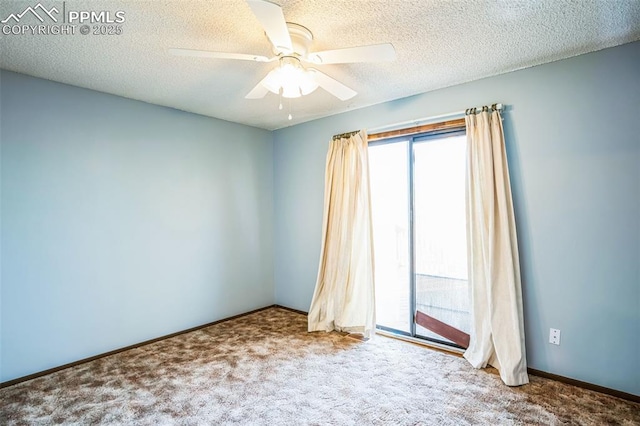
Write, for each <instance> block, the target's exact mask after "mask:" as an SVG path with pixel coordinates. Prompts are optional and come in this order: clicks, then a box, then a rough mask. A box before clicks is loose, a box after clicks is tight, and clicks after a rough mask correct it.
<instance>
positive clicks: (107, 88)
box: [0, 0, 640, 130]
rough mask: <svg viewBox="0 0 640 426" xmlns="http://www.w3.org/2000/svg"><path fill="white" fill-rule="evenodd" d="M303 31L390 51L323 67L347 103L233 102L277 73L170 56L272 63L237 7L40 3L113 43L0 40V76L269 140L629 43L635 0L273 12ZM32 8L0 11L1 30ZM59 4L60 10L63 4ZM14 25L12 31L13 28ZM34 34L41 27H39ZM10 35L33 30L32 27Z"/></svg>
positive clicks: (416, 0) (315, 97) (290, 4)
mask: <svg viewBox="0 0 640 426" xmlns="http://www.w3.org/2000/svg"><path fill="white" fill-rule="evenodd" d="M274 1H275V2H276V3H278V4H280V5H281V6H282V8H283V11H284V15H285V18H286V19H287V20H288V21H290V22H295V23H298V24H301V25H304V26H305V27H307V28H309V29H310V30H311V31H312V32H313V35H314V38H315V40H314V44H313V45H312V47H311V50H315V51H318V50H327V49H336V48H341V47H351V46H359V45H368V44H376V43H384V42H390V43H392V44H393V45H394V46H395V49H396V52H397V59H396V60H395V61H394V62H387V63H362V64H344V65H324V66H322V65H320V66H318V69H320V70H321V71H323V72H325V73H326V74H328V75H330V76H332V77H334V78H336V79H338V80H339V81H341V82H342V83H344V84H346V85H347V86H349V87H351V88H353V89H354V90H356V91H357V92H358V95H357V96H356V97H354V98H353V99H350V100H348V101H345V102H342V101H339V100H338V99H336V98H334V97H332V96H331V95H329V94H328V93H326V92H325V91H323V90H322V89H318V90H316V91H315V92H314V93H312V94H311V95H308V96H305V97H303V98H298V99H294V100H292V101H291V109H292V112H293V116H294V118H293V120H292V121H289V120H287V111H286V109H287V105H286V102H285V111H279V110H278V108H277V105H278V96H277V95H274V94H268V95H267V96H266V97H265V98H264V99H261V100H247V99H244V96H245V95H246V94H247V93H248V92H249V91H250V90H251V89H252V88H253V87H254V86H255V85H256V84H257V82H258V81H260V80H261V79H262V77H263V76H264V75H265V74H266V73H267V72H268V71H269V70H270V69H271V68H272V67H274V66H275V63H257V62H249V61H232V60H219V59H205V58H189V57H174V56H170V55H169V54H168V53H167V49H169V48H172V47H180V48H189V49H201V50H214V51H223V52H243V53H252V54H259V55H265V56H272V55H271V51H270V44H269V41H268V39H267V38H266V36H265V35H264V32H263V30H262V28H261V26H260V24H259V22H258V20H257V19H256V18H255V17H254V15H253V14H252V13H251V10H250V9H249V7H248V5H247V4H246V2H245V1H244V0H217V1H216V0H209V1H183V0H182V1H179V0H174V1H167V0H165V1H133V0H130V1H106V0H105V1H73V0H67V1H66V2H62V1H48V0H41V3H42V5H43V6H45V7H46V8H51V7H53V6H55V7H57V8H58V9H60V10H62V7H63V6H64V7H65V10H66V11H67V12H68V11H70V10H75V11H80V10H84V11H110V12H111V13H112V14H113V13H114V12H115V11H118V10H121V11H124V12H125V19H126V20H125V22H124V23H123V24H122V34H120V35H93V34H88V35H81V34H79V26H78V28H76V34H74V35H30V34H27V35H15V34H9V35H6V34H2V35H0V48H1V51H0V67H2V68H3V69H7V70H11V71H16V72H20V73H24V74H28V75H32V76H36V77H41V78H45V79H50V80H54V81H59V82H62V83H67V84H71V85H75V86H80V87H86V88H89V89H94V90H98V91H101V92H106V93H112V94H115V95H119V96H124V97H127V98H131V99H137V100H141V101H145V102H149V103H153V104H158V105H164V106H168V107H173V108H177V109H181V110H184V111H190V112H195V113H198V114H203V115H207V116H211V117H216V118H221V119H224V120H229V121H234V122H238V123H243V124H248V125H251V126H256V127H261V128H265V129H271V130H273V129H278V128H281V127H286V126H289V125H292V124H297V123H300V122H304V121H308V120H311V119H315V118H319V117H323V116H327V115H332V114H336V113H339V112H343V111H346V110H350V109H355V108H360V107H363V106H367V105H372V104H376V103H381V102H384V101H389V100H392V99H398V98H402V97H406V96H409V95H413V94H417V93H422V92H426V91H430V90H434V89H438V88H442V87H446V86H451V85H454V84H459V83H462V82H466V81H471V80H476V79H479V78H483V77H488V76H492V75H497V74H501V73H505V72H508V71H512V70H516V69H520V68H526V67H530V66H534V65H538V64H542V63H546V62H550V61H555V60H558V59H563V58H567V57H570V56H575V55H578V54H582V53H587V52H591V51H595V50H599V49H603V48H606V47H611V46H616V45H619V44H623V43H627V42H631V41H635V40H638V39H640V1H639V0H597V1H596V0H575V1H570V0H521V1H519V0H458V1H453V0H452V1H448V0H385V1H382V0H380V1H379V0H360V1H359V0H274ZM37 3H38V0H32V1H6V0H3V1H2V2H0V20H4V19H6V18H7V17H8V16H9V15H10V14H11V13H20V12H22V11H23V10H24V9H25V8H26V7H28V6H34V7H35V6H36V5H37ZM63 3H64V4H63ZM12 23H13V22H12ZM44 23H45V24H47V23H50V22H44ZM20 24H21V25H23V24H30V25H36V24H39V22H38V21H37V19H36V18H35V17H34V16H32V15H28V14H27V15H25V16H23V17H22V18H21V22H20Z"/></svg>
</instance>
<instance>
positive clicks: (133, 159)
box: [0, 71, 274, 381]
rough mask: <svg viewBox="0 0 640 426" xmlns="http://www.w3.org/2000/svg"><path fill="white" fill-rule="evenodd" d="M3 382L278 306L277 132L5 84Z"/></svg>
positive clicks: (3, 80) (28, 82) (55, 88)
mask: <svg viewBox="0 0 640 426" xmlns="http://www.w3.org/2000/svg"><path fill="white" fill-rule="evenodd" d="M0 93H1V104H0V105H1V109H2V115H1V121H0V126H1V133H0V136H1V138H0V139H1V143H2V145H1V154H2V161H1V166H2V169H1V170H2V188H1V189H2V196H1V203H2V204H1V206H2V208H1V214H2V216H1V219H2V227H1V231H2V240H1V247H2V258H1V259H2V264H1V266H2V274H1V278H2V282H1V292H0V295H1V296H0V297H1V303H2V305H1V308H2V313H1V321H2V323H1V327H2V328H1V331H2V336H1V340H0V341H1V345H2V347H1V356H2V358H1V360H0V369H1V374H0V380H1V381H6V380H10V379H13V378H16V377H21V376H24V375H27V374H30V373H34V372H38V371H42V370H44V369H47V368H51V367H55V366H58V365H61V364H64V363H68V362H72V361H76V360H78V359H82V358H85V357H89V356H92V355H96V354H100V353H104V352H106V351H110V350H113V349H117V348H120V347H123V346H126V345H130V344H134V343H138V342H141V341H144V340H147V339H151V338H155V337H158V336H162V335H165V334H168V333H172V332H175V331H180V330H183V329H186V328H189V327H193V326H197V325H200V324H204V323H207V322H210V321H214V320H217V319H220V318H224V317H228V316H231V315H234V314H238V313H242V312H246V311H249V310H251V309H254V308H258V307H262V306H266V305H270V304H272V303H273V302H274V288H273V256H272V251H273V235H272V231H273V167H272V161H271V160H272V156H273V140H272V134H271V133H270V132H268V131H265V130H260V129H256V128H252V127H247V126H243V125H238V124H233V123H229V122H225V121H220V120H215V119H211V118H206V117H202V116H198V115H194V114H189V113H185V112H180V111H176V110H172V109H168V108H163V107H158V106H153V105H149V104H145V103H142V102H136V101H131V100H127V99H123V98H119V97H116V96H110V95H106V94H102V93H98V92H93V91H90V90H84V89H79V88H75V87H71V86H66V85H62V84H58V83H53V82H49V81H45V80H40V79H35V78H31V77H27V76H24V75H19V74H14V73H11V72H6V71H2V73H1V74H0Z"/></svg>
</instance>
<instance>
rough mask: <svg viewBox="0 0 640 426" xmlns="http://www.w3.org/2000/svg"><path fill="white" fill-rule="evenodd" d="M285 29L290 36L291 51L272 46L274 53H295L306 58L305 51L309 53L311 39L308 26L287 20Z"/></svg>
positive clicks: (286, 54)
mask: <svg viewBox="0 0 640 426" xmlns="http://www.w3.org/2000/svg"><path fill="white" fill-rule="evenodd" d="M287 30H288V31H289V36H290V37H291V46H292V47H293V52H286V51H283V50H281V49H278V48H276V47H274V49H273V50H274V53H275V54H276V55H285V56H289V55H296V56H298V57H300V58H306V57H307V53H309V46H311V42H312V41H313V34H312V33H311V31H309V29H308V28H306V27H303V26H302V25H299V24H294V23H293V22H287Z"/></svg>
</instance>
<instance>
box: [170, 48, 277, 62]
mask: <svg viewBox="0 0 640 426" xmlns="http://www.w3.org/2000/svg"><path fill="white" fill-rule="evenodd" d="M169 53H170V54H172V55H174V56H194V57H198V58H216V59H240V60H243V61H256V62H270V61H272V60H274V59H276V58H271V59H269V58H267V57H266V56H262V55H249V54H246V53H226V52H209V51H207V50H193V49H169Z"/></svg>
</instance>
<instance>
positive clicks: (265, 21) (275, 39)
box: [247, 0, 293, 53]
mask: <svg viewBox="0 0 640 426" xmlns="http://www.w3.org/2000/svg"><path fill="white" fill-rule="evenodd" d="M247 4H248V5H249V7H250V8H251V11H252V12H253V14H254V15H256V18H258V21H260V24H261V25H262V28H264V32H265V33H266V34H267V37H269V40H270V41H271V44H273V46H274V47H275V48H276V51H277V52H284V53H291V52H293V46H292V44H291V36H289V30H288V29H287V21H285V19H284V14H283V13H282V8H281V7H280V6H278V5H277V4H275V3H271V2H270V1H267V0H247Z"/></svg>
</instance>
